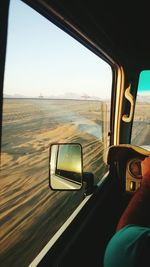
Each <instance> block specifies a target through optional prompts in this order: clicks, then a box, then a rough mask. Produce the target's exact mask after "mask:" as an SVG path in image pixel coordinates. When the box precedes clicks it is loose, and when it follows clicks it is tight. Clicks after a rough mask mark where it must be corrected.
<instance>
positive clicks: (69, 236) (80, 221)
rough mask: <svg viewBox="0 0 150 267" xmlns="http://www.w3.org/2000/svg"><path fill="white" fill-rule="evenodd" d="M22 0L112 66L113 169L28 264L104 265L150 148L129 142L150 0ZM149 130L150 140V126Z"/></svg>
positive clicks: (0, 37)
mask: <svg viewBox="0 0 150 267" xmlns="http://www.w3.org/2000/svg"><path fill="white" fill-rule="evenodd" d="M23 2H24V3H26V4H27V5H29V6H30V7H31V8H33V9H35V10H36V11H37V12H38V13H40V14H41V15H42V16H44V17H46V18H47V19H48V20H50V21H51V22H52V23H54V24H55V25H57V26H58V27H59V28H61V29H62V30H63V31H65V32H66V33H68V34H69V35H71V36H72V37H73V38H75V39H76V40H77V41H78V42H80V43H81V44H82V45H84V46H85V47H87V48H88V49H89V50H91V51H92V53H94V54H96V55H97V56H99V57H100V58H102V59H103V60H105V61H106V62H107V63H108V64H109V65H110V66H111V67H112V73H113V76H112V77H113V80H112V95H111V118H110V132H109V137H110V139H109V140H110V141H109V142H110V143H109V148H108V150H107V153H106V161H107V164H108V172H107V173H106V175H105V177H103V178H102V179H101V181H100V183H99V184H98V185H97V186H95V187H93V188H92V189H91V191H90V193H89V192H88V193H87V194H85V196H84V198H83V202H84V205H83V206H82V208H80V210H79V211H78V213H77V215H76V216H75V217H74V218H73V219H71V221H70V222H69V223H68V224H67V226H65V227H64V228H63V229H62V230H61V233H59V234H58V235H56V236H55V238H54V239H55V240H53V244H52V245H50V246H49V245H47V247H46V246H45V248H44V249H43V250H42V251H39V254H37V257H35V259H33V261H32V262H31V263H30V264H29V266H39V267H43V266H50V267H56V266H59V267H67V266H68V267H69V266H71V267H73V266H79V267H80V266H87V267H90V266H93V267H100V266H101V267H102V266H103V257H104V252H105V249H106V245H107V243H108V241H109V240H110V238H111V237H112V236H113V234H114V233H115V229H116V226H117V222H118V220H119V218H120V216H121V214H122V212H123V211H124V209H125V208H126V206H127V205H128V202H129V201H130V199H131V198H132V196H133V195H134V193H135V191H136V190H137V188H138V187H139V186H140V179H141V174H140V173H137V177H136V175H134V176H133V173H132V166H131V165H132V164H134V163H135V159H136V164H137V165H136V166H139V165H138V164H139V162H140V161H141V160H143V159H144V158H145V157H146V156H149V155H150V150H149V148H148V146H147V148H146V149H145V147H142V145H141V146H136V145H132V144H131V132H132V126H133V120H134V110H135V104H136V96H137V89H138V83H139V75H140V73H141V72H142V71H147V70H150V38H149V14H148V12H149V8H148V6H147V5H148V3H144V2H136V4H134V5H133V6H131V3H130V2H129V1H125V2H117V1H113V2H110V1H67V0H64V1H59V0H55V1H53V0H36V1H34V0H24V1H23ZM0 5H2V8H0V20H1V23H0V25H1V26H0V58H1V69H0V87H1V100H2V101H1V121H2V110H3V105H2V103H3V83H4V70H5V58H6V43H7V26H8V9H9V1H1V4H0ZM149 86H150V82H149ZM148 125H150V121H149V122H148ZM148 127H149V126H148ZM1 128H2V127H1ZM1 131H2V129H1ZM147 138H149V139H148V140H150V132H149V137H147ZM60 143H61V140H60ZM149 144H150V143H149ZM87 186H88V185H87ZM56 191H57V190H56ZM87 199H88V200H87ZM37 243H38V240H37ZM18 257H19V255H18ZM18 266H19V265H18Z"/></svg>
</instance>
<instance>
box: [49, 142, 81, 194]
mask: <svg viewBox="0 0 150 267" xmlns="http://www.w3.org/2000/svg"><path fill="white" fill-rule="evenodd" d="M50 185H51V188H52V189H57V190H78V189H80V188H81V186H82V147H81V145H80V144H53V145H51V149H50Z"/></svg>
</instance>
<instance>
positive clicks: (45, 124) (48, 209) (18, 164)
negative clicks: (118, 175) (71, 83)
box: [0, 99, 150, 267]
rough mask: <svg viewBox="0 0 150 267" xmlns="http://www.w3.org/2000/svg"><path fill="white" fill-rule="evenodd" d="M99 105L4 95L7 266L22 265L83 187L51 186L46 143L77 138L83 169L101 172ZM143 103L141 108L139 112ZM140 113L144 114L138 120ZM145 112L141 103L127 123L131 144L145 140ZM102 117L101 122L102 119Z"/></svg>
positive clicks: (0, 217) (2, 233)
mask: <svg viewBox="0 0 150 267" xmlns="http://www.w3.org/2000/svg"><path fill="white" fill-rule="evenodd" d="M143 105H144V104H143ZM104 108H105V105H104V104H102V103H101V102H98V101H75V100H72V101H67V100H44V99H36V100H33V99H26V100H25V99H5V101H4V109H3V110H4V113H3V131H2V156H1V195H0V203H1V206H0V228H1V230H0V240H1V243H0V250H1V260H0V262H1V264H0V265H1V267H7V266H11V265H12V262H13V267H18V266H21V267H24V266H28V264H29V263H30V262H31V261H32V260H33V259H34V257H35V256H36V255H37V254H38V253H39V252H40V250H41V249H42V248H43V247H44V245H46V243H47V242H48V240H50V238H51V237H52V236H53V235H54V233H55V232H56V231H57V230H58V229H59V228H60V226H61V225H62V224H63V222H64V221H65V220H66V218H68V217H69V215H70V214H71V213H72V211H73V210H74V209H75V208H76V207H77V206H78V204H79V203H80V202H81V201H82V199H83V191H84V189H83V190H81V191H78V192H54V191H51V189H50V187H49V147H50V144H51V143H56V142H69V143H70V142H79V143H81V144H82V146H83V162H84V171H89V172H92V173H94V175H95V184H96V183H97V182H98V181H99V179H100V178H101V177H102V176H103V174H104V173H105V171H106V169H107V166H106V165H105V164H104V162H103V150H104V149H105V146H104V140H103V138H102V132H103V131H104V129H105V130H106V125H108V121H107V119H106V117H107V116H103V110H104ZM144 108H145V110H146V113H145V112H144V114H143V113H142V112H143V110H144ZM107 115H108V114H107ZM143 116H146V117H144V118H145V122H144V123H143V121H142V120H143ZM149 116H150V111H149V107H148V106H146V104H145V105H144V106H142V105H141V106H140V107H139V108H138V110H137V114H136V119H135V127H134V129H133V137H132V140H133V143H135V144H136V145H142V144H143V143H144V142H145V140H147V141H146V142H147V143H148V142H149V144H150V140H149V139H150V134H149V132H150V124H149V121H150V117H149ZM104 117H105V119H106V122H105V125H104V124H103V123H102V121H103V119H104ZM107 130H108V129H107ZM141 133H142V135H141ZM105 137H106V136H105ZM106 138H107V137H106ZM62 210H63V212H62ZM56 222H57V223H56Z"/></svg>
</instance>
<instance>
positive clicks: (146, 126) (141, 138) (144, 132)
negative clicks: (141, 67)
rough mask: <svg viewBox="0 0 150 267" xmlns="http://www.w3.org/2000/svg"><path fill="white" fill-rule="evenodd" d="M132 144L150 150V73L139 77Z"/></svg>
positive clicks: (147, 71)
mask: <svg viewBox="0 0 150 267" xmlns="http://www.w3.org/2000/svg"><path fill="white" fill-rule="evenodd" d="M131 143H132V144H133V145H137V146H142V147H143V148H146V149H148V150H150V71H149V70H146V71H142V72H141V73H140V76H139V84H138V91H137V100H136V106H135V114H134V121H133V129H132V138H131Z"/></svg>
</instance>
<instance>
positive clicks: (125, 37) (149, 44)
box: [25, 0, 150, 70]
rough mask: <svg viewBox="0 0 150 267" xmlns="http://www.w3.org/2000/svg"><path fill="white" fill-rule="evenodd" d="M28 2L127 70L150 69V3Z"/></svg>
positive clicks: (61, 0) (37, 0)
mask: <svg viewBox="0 0 150 267" xmlns="http://www.w3.org/2000/svg"><path fill="white" fill-rule="evenodd" d="M25 2H28V3H29V4H31V6H33V7H34V8H37V9H38V10H39V9H40V10H41V13H43V14H45V15H46V16H47V17H49V16H51V15H52V13H53V15H54V14H55V17H56V19H57V18H58V20H59V21H60V23H61V24H62V25H64V26H66V25H67V24H69V25H70V24H71V25H73V27H74V28H76V29H77V30H79V31H80V32H82V33H83V34H84V35H85V36H86V37H88V38H89V39H90V40H92V41H93V42H94V43H95V44H96V45H97V46H99V47H101V49H102V50H104V51H105V52H106V53H107V54H108V55H109V56H111V57H112V58H113V59H114V60H116V61H117V62H118V63H120V64H121V65H123V66H124V67H126V68H130V69H137V70H140V69H150V18H149V14H148V13H149V6H148V1H147V2H146V3H145V2H144V1H135V2H131V1H130V2H129V1H106V0H105V1H101V0H99V1H96V0H95V1H94V0H93V1H86V0H80V1H79V0H75V1H74V0H70V1H68V0H53V1H51V0H36V1H32V0H31V1H30V0H27V1H25ZM131 4H132V5H131ZM52 10H53V12H52ZM66 22H67V23H66Z"/></svg>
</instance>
